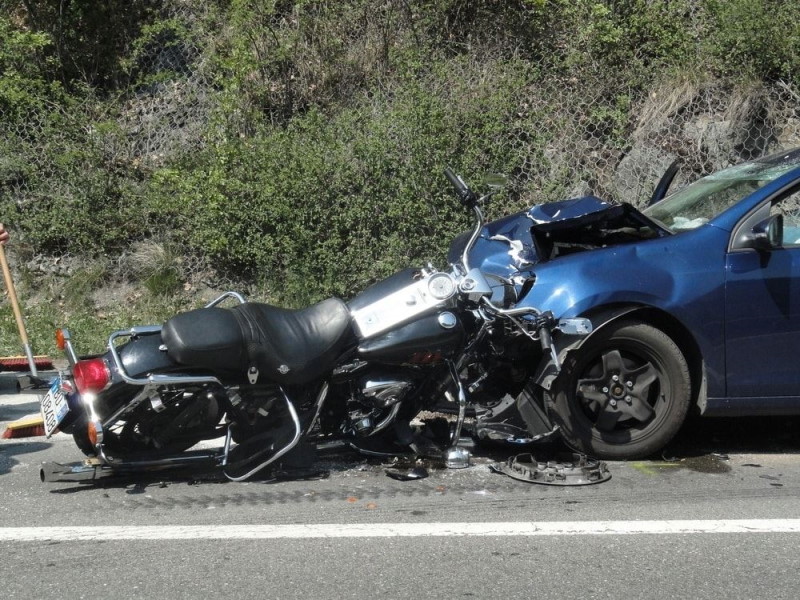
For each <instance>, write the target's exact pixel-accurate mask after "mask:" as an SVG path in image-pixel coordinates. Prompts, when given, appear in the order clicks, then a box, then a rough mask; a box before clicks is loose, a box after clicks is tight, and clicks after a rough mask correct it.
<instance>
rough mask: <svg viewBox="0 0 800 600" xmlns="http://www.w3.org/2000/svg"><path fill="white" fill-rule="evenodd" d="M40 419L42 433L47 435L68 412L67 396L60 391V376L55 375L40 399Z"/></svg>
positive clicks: (51, 433) (50, 433)
mask: <svg viewBox="0 0 800 600" xmlns="http://www.w3.org/2000/svg"><path fill="white" fill-rule="evenodd" d="M40 408H41V411H42V419H43V420H44V433H45V435H46V436H47V437H50V436H51V435H53V432H54V431H55V430H56V428H57V427H58V425H59V423H61V421H63V420H64V417H66V416H67V413H69V404H67V397H66V396H65V395H64V392H62V391H61V378H60V377H56V378H55V380H54V381H53V383H52V384H51V385H50V389H49V390H48V391H47V394H45V396H44V398H42V399H41V401H40Z"/></svg>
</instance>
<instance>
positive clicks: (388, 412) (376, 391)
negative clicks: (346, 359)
mask: <svg viewBox="0 0 800 600" xmlns="http://www.w3.org/2000/svg"><path fill="white" fill-rule="evenodd" d="M354 387H355V389H354V391H353V395H352V397H351V399H350V402H349V403H348V412H349V421H350V427H351V428H352V431H353V433H355V434H356V435H358V436H362V437H366V436H370V435H373V434H375V433H378V432H379V431H381V430H382V429H384V428H385V427H386V426H388V425H389V424H390V423H391V422H392V421H393V420H394V417H395V416H396V415H397V412H398V410H399V409H400V403H401V402H402V401H403V399H404V398H405V397H406V395H407V394H408V393H409V391H410V390H411V389H412V388H413V382H412V381H411V380H410V379H407V378H403V377H401V376H397V377H396V376H393V375H391V374H385V373H384V374H370V375H365V376H364V377H361V378H360V379H359V380H358V381H357V383H356V385H355V386H354Z"/></svg>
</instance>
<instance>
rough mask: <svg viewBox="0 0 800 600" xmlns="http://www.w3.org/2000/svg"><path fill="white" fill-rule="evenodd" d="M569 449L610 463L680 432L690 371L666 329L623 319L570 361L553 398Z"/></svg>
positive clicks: (653, 449) (652, 448) (648, 451)
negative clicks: (609, 460) (611, 460)
mask: <svg viewBox="0 0 800 600" xmlns="http://www.w3.org/2000/svg"><path fill="white" fill-rule="evenodd" d="M550 401H551V407H552V408H553V415H552V416H553V420H554V421H555V422H556V423H557V424H558V425H559V426H560V428H561V432H562V434H563V437H564V439H565V441H566V442H567V444H569V445H570V446H572V447H573V448H575V449H576V450H578V451H580V452H584V453H586V454H590V455H592V456H597V457H600V458H609V459H632V458H641V457H644V456H648V455H650V454H653V453H654V452H656V451H658V450H660V449H661V448H663V447H664V446H665V445H666V444H667V442H669V440H670V439H672V437H673V436H674V435H675V434H676V433H677V431H678V429H679V428H680V426H681V424H682V423H683V420H684V418H685V416H686V412H687V410H688V408H689V401H690V379H689V368H688V366H687V364H686V359H685V358H684V357H683V354H682V353H681V351H680V350H679V349H678V347H677V346H676V345H675V343H674V342H673V341H672V340H671V339H670V338H669V336H667V335H666V334H665V333H664V332H663V331H661V330H659V329H656V328H655V327H651V326H650V325H646V324H644V323H635V322H631V321H624V322H621V323H618V324H612V325H609V326H608V328H605V329H601V330H599V331H598V332H597V333H596V334H595V335H594V336H593V337H592V338H590V339H589V340H587V342H586V344H585V345H584V346H582V347H581V348H580V349H579V350H577V351H576V352H575V355H574V356H570V357H569V358H568V360H567V361H565V364H564V365H563V368H562V371H561V374H560V375H559V377H558V380H557V381H556V383H555V384H554V386H553V389H552V390H551V395H550Z"/></svg>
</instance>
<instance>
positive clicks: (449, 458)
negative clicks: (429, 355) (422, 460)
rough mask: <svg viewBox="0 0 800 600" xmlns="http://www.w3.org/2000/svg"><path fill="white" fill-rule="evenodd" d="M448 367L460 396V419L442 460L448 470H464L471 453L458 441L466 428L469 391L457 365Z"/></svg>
mask: <svg viewBox="0 0 800 600" xmlns="http://www.w3.org/2000/svg"><path fill="white" fill-rule="evenodd" d="M447 366H448V367H449V368H450V377H452V379H453V383H455V385H456V390H457V395H458V417H457V419H456V427H455V430H454V431H453V436H452V437H451V438H450V447H449V448H446V449H445V451H444V453H443V454H442V460H443V461H444V464H445V466H446V467H447V468H448V469H464V468H466V467H468V466H469V459H470V453H469V450H467V449H466V448H461V447H459V446H458V441H459V440H460V439H461V429H462V427H463V426H464V419H465V418H466V416H467V391H466V390H465V389H464V384H463V383H462V382H461V378H460V377H459V376H458V369H457V368H456V365H455V363H453V362H452V361H447Z"/></svg>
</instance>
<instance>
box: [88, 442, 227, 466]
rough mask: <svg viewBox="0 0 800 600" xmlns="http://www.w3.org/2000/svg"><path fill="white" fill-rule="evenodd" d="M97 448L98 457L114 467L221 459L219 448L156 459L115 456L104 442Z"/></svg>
mask: <svg viewBox="0 0 800 600" xmlns="http://www.w3.org/2000/svg"><path fill="white" fill-rule="evenodd" d="M96 450H97V457H98V458H99V459H100V460H101V461H103V463H104V464H107V465H109V466H110V467H114V468H120V467H125V468H130V469H138V468H147V467H174V466H178V465H183V464H187V465H188V464H192V463H197V462H202V461H208V460H218V459H219V451H217V450H215V451H213V452H211V451H209V452H207V453H204V454H195V455H183V456H170V457H167V458H158V459H154V460H125V459H118V458H114V457H113V456H108V455H107V454H106V449H105V447H104V446H103V444H98V445H97V448H96Z"/></svg>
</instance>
